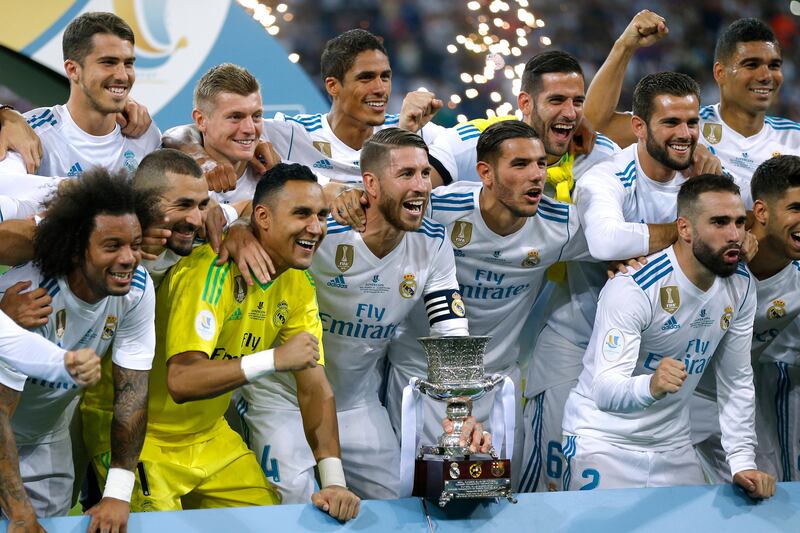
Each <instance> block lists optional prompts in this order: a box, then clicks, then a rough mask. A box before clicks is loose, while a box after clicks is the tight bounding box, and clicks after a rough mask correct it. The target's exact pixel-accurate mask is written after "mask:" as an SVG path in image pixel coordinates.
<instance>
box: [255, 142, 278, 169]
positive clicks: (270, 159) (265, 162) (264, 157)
mask: <svg viewBox="0 0 800 533" xmlns="http://www.w3.org/2000/svg"><path fill="white" fill-rule="evenodd" d="M280 162H281V156H280V155H278V152H276V151H275V148H273V147H272V143H271V142H269V141H258V144H257V145H256V151H255V152H254V153H253V159H251V160H250V166H251V167H253V170H254V171H255V173H256V174H258V175H259V176H260V175H262V174H264V172H266V171H267V170H269V169H271V168H272V167H274V166H275V165H277V164H278V163H280Z"/></svg>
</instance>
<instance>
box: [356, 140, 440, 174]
mask: <svg viewBox="0 0 800 533" xmlns="http://www.w3.org/2000/svg"><path fill="white" fill-rule="evenodd" d="M406 146H411V147H414V148H420V149H422V150H425V155H426V156H427V155H428V145H427V144H425V141H423V140H422V137H420V136H419V135H417V134H416V133H411V132H410V131H407V130H403V129H400V128H385V129H382V130H380V131H379V132H377V133H375V134H374V135H373V136H372V137H370V138H369V139H367V140H366V141H364V146H362V147H361V157H360V166H361V172H362V173H363V172H372V173H373V174H375V175H376V176H380V175H382V174H383V173H382V172H381V170H382V167H383V166H384V165H385V164H386V157H387V156H388V155H389V152H391V151H392V150H394V149H396V148H403V147H406Z"/></svg>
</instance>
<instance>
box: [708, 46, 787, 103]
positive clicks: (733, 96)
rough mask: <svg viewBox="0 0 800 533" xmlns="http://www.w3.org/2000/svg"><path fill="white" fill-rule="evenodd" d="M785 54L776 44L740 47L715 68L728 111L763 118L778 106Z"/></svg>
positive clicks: (721, 95) (716, 64)
mask: <svg viewBox="0 0 800 533" xmlns="http://www.w3.org/2000/svg"><path fill="white" fill-rule="evenodd" d="M782 64H783V60H782V59H781V51H780V48H779V47H778V45H777V44H776V43H771V42H767V41H752V42H745V43H741V42H740V43H737V44H736V51H735V52H734V53H733V55H732V56H731V57H730V59H729V60H727V61H726V62H725V64H722V63H715V64H714V78H715V79H716V80H717V83H718V84H719V88H720V97H721V100H722V103H723V106H725V107H734V108H740V109H742V110H743V111H745V112H746V113H748V114H751V115H755V114H763V113H765V112H766V111H767V109H769V107H770V106H771V105H772V104H773V103H775V101H776V99H777V98H778V91H779V90H780V87H781V84H782V83H783V72H782V71H781V65H782Z"/></svg>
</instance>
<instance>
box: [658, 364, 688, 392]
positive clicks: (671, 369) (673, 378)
mask: <svg viewBox="0 0 800 533" xmlns="http://www.w3.org/2000/svg"><path fill="white" fill-rule="evenodd" d="M688 376H689V374H687V373H686V365H684V364H683V361H678V360H677V359H673V358H672V357H663V358H661V362H660V363H658V368H656V371H655V373H653V375H652V376H651V377H650V394H651V395H652V396H653V398H655V399H656V400H660V399H661V398H663V397H664V396H666V395H667V393H669V394H674V393H676V392H678V391H679V390H680V388H681V386H682V385H683V382H684V381H686V378H687V377H688Z"/></svg>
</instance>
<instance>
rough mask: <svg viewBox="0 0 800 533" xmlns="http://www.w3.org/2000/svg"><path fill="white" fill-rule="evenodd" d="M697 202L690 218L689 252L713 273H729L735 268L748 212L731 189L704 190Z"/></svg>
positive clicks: (728, 274) (721, 275) (724, 275)
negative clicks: (726, 190)
mask: <svg viewBox="0 0 800 533" xmlns="http://www.w3.org/2000/svg"><path fill="white" fill-rule="evenodd" d="M697 206H698V207H697V213H696V215H695V216H694V217H693V218H694V220H693V221H692V222H691V234H692V238H691V245H692V252H693V253H694V256H695V258H696V259H697V261H698V262H699V263H700V264H702V265H703V266H704V267H705V268H706V269H708V270H709V271H710V272H712V273H713V274H715V275H717V276H720V277H727V276H730V275H731V274H733V273H734V272H736V267H737V266H738V264H739V257H740V254H741V249H742V242H743V241H744V234H745V229H744V224H745V222H746V220H747V214H746V213H745V210H744V204H743V203H742V199H741V197H740V196H739V195H737V194H733V193H730V192H724V191H720V192H716V191H715V192H704V193H702V194H701V195H700V196H699V197H698V201H697Z"/></svg>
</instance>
